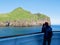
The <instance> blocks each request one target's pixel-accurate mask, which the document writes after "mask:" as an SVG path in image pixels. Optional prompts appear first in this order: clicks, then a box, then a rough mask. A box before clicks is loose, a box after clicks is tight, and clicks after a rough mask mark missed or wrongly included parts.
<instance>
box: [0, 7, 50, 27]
mask: <svg viewBox="0 0 60 45" xmlns="http://www.w3.org/2000/svg"><path fill="white" fill-rule="evenodd" d="M44 20H46V21H48V22H50V18H49V17H48V16H46V15H44V14H40V13H37V14H32V13H31V12H29V11H26V10H24V9H22V8H20V7H19V8H16V9H14V10H13V11H12V12H10V13H7V14H0V22H2V23H3V24H5V23H6V22H9V23H11V24H10V25H15V24H13V23H16V24H18V22H19V24H20V23H22V24H24V23H27V24H28V23H29V24H28V25H30V23H31V25H32V24H33V23H32V22H36V23H37V21H39V22H40V21H43V22H44ZM41 23H42V22H41ZM3 24H1V25H3ZM20 25H21V24H20ZM20 25H19V26H20ZM24 25H25V24H24Z"/></svg>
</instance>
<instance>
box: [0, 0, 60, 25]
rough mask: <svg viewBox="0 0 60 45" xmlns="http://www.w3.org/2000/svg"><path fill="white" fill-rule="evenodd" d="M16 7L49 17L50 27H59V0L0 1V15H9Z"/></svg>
mask: <svg viewBox="0 0 60 45" xmlns="http://www.w3.org/2000/svg"><path fill="white" fill-rule="evenodd" d="M18 7H22V8H23V9H25V10H27V11H30V12H31V13H42V14H45V15H47V16H49V17H50V19H51V24H52V25H60V21H59V20H60V0H0V13H9V12H11V11H12V10H14V9H15V8H18Z"/></svg>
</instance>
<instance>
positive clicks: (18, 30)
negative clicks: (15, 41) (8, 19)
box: [0, 25, 60, 36]
mask: <svg viewBox="0 0 60 45" xmlns="http://www.w3.org/2000/svg"><path fill="white" fill-rule="evenodd" d="M51 27H52V30H53V31H60V25H52V26H51ZM41 28H42V26H33V27H0V36H11V35H17V34H29V33H35V32H41Z"/></svg>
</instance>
